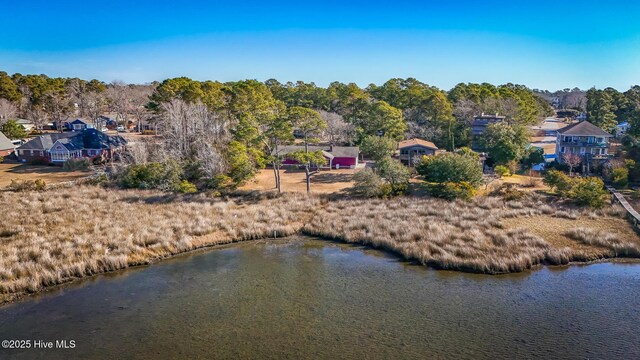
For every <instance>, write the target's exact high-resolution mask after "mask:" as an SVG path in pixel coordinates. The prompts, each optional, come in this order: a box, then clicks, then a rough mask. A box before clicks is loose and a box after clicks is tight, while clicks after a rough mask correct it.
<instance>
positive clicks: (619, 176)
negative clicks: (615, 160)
mask: <svg viewBox="0 0 640 360" xmlns="http://www.w3.org/2000/svg"><path fill="white" fill-rule="evenodd" d="M611 180H612V181H613V183H614V184H615V185H616V186H618V187H622V188H624V187H627V184H628V183H629V169H627V168H623V167H621V168H615V169H613V171H612V172H611Z"/></svg>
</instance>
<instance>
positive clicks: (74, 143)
mask: <svg viewBox="0 0 640 360" xmlns="http://www.w3.org/2000/svg"><path fill="white" fill-rule="evenodd" d="M126 144H127V141H126V140H125V139H124V138H122V137H121V136H119V135H116V136H110V135H107V134H105V133H103V132H101V131H98V130H96V129H85V130H81V131H75V132H66V133H53V134H45V135H40V136H38V137H36V138H35V139H33V140H31V141H29V142H27V143H26V144H24V145H22V146H20V147H19V148H17V149H16V154H17V156H18V160H20V161H22V162H30V161H34V160H36V159H39V160H43V161H44V160H46V161H48V162H50V163H62V162H65V161H67V160H68V159H70V158H78V157H88V158H96V157H101V158H104V159H108V158H111V157H112V156H113V155H114V154H115V153H116V152H118V151H120V150H122V149H123V148H124V146H125V145H126Z"/></svg>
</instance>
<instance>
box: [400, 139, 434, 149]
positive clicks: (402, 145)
mask: <svg viewBox="0 0 640 360" xmlns="http://www.w3.org/2000/svg"><path fill="white" fill-rule="evenodd" d="M414 146H422V147H426V148H429V149H434V150H438V147H437V146H436V144H434V143H432V142H431V141H427V140H422V139H409V140H403V141H400V144H398V148H399V149H403V148H406V147H414Z"/></svg>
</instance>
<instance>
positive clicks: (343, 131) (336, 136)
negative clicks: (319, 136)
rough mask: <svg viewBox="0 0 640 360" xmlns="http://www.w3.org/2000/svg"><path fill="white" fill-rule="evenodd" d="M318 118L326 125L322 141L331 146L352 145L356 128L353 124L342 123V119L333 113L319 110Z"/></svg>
mask: <svg viewBox="0 0 640 360" xmlns="http://www.w3.org/2000/svg"><path fill="white" fill-rule="evenodd" d="M318 112H319V113H320V117H322V119H323V120H324V121H325V122H326V123H327V129H326V130H325V131H324V138H325V139H324V140H326V141H328V142H329V143H330V144H331V145H338V144H349V145H351V144H353V140H354V138H355V132H356V128H355V126H354V125H353V124H349V123H347V122H346V121H344V118H343V117H342V116H341V115H339V114H337V113H334V112H328V111H324V110H319V111H318Z"/></svg>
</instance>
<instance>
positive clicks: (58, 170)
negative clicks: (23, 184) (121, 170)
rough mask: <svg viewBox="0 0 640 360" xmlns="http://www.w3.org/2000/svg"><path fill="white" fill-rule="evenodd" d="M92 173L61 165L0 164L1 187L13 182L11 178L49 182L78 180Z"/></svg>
mask: <svg viewBox="0 0 640 360" xmlns="http://www.w3.org/2000/svg"><path fill="white" fill-rule="evenodd" d="M89 175H91V172H89V171H86V172H84V171H64V170H62V167H60V166H46V165H43V166H40V165H26V164H0V188H3V187H5V186H7V185H9V184H11V180H19V181H26V180H31V181H33V180H37V179H42V180H44V181H45V182H46V183H47V184H55V183H61V182H66V181H72V180H77V179H80V178H83V177H87V176H89Z"/></svg>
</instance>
